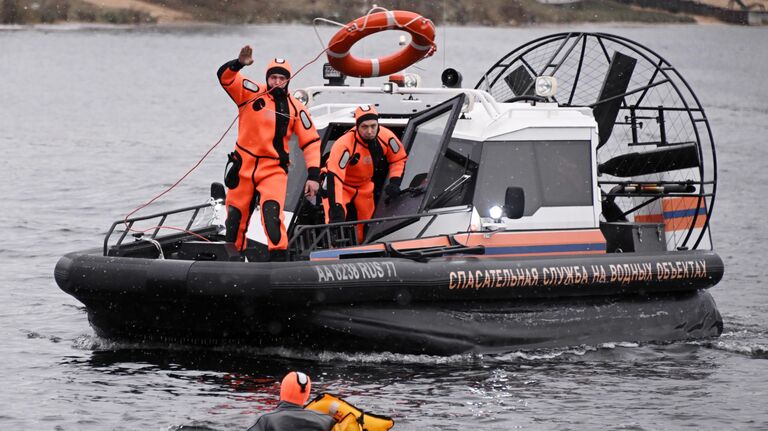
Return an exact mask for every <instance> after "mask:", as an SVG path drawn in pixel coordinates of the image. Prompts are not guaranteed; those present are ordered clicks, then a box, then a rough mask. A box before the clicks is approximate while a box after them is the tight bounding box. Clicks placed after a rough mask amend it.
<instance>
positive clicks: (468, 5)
mask: <svg viewBox="0 0 768 431" xmlns="http://www.w3.org/2000/svg"><path fill="white" fill-rule="evenodd" d="M28 3H29V2H28V1H26V0H0V24H10V25H13V24H16V25H35V24H64V25H71V24H106V25H147V24H148V25H158V26H179V25H182V26H184V25H186V26H193V25H206V24H208V25H217V24H224V25H227V24H229V25H232V24H281V23H311V22H312V20H313V19H314V18H316V17H324V18H327V19H332V20H334V21H338V22H349V21H351V20H352V19H354V18H357V17H359V16H363V15H365V14H366V13H367V12H368V11H369V10H371V5H372V4H373V1H371V0H292V1H290V2H282V3H276V4H273V2H271V1H268V0H239V1H230V2H229V3H228V4H227V6H226V7H224V8H222V5H221V2H219V1H215V0H198V1H195V2H193V3H191V2H187V1H184V0H38V1H35V2H34V3H32V6H29V5H28ZM376 3H377V4H378V5H379V6H381V7H386V8H388V9H406V10H413V11H415V12H418V13H420V14H422V15H423V16H425V17H428V18H430V19H432V20H433V21H434V22H435V23H436V24H437V25H442V24H443V23H445V24H447V25H451V26H482V27H515V26H536V25H540V24H581V23H605V22H628V23H629V22H631V23H644V24H669V23H692V24H695V23H697V19H696V18H695V17H693V16H690V15H686V14H673V13H670V12H666V11H662V10H652V9H642V8H639V7H637V6H633V5H628V4H623V3H621V2H619V1H613V0H582V1H580V2H577V3H570V4H567V5H545V4H542V3H539V2H537V1H536V0H517V1H514V2H513V1H510V0H485V1H483V3H482V5H483V7H476V5H475V4H476V2H475V1H474V0H445V1H442V2H441V1H437V2H420V1H416V0H410V1H409V0H405V1H403V0H400V1H394V0H380V1H376ZM445 5H447V7H445V8H444V6H445ZM265 11H268V12H266V13H265Z"/></svg>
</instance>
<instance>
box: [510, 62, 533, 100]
mask: <svg viewBox="0 0 768 431" xmlns="http://www.w3.org/2000/svg"><path fill="white" fill-rule="evenodd" d="M533 81H534V78H533V76H531V74H530V73H529V72H528V70H526V69H525V66H520V67H518V68H517V69H515V70H513V71H512V73H510V74H509V75H507V76H505V77H504V82H506V83H507V85H508V86H509V89H510V90H512V93H514V94H515V96H530V95H533V94H534V93H533V91H534V89H533ZM505 102H506V101H505Z"/></svg>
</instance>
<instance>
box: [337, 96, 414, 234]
mask: <svg viewBox="0 0 768 431" xmlns="http://www.w3.org/2000/svg"><path fill="white" fill-rule="evenodd" d="M407 159H408V155H407V154H406V153H405V148H404V147H403V144H402V143H401V142H400V140H399V139H397V136H395V134H394V133H393V132H392V131H391V130H389V129H387V128H386V127H384V126H381V125H379V115H378V113H377V112H376V109H375V108H374V107H373V106H371V105H364V106H358V107H357V109H355V127H354V128H352V129H351V130H350V131H348V132H347V133H345V134H344V135H342V136H341V137H340V138H339V139H337V140H336V142H334V143H333V147H332V148H331V153H330V156H329V157H328V162H327V163H326V171H327V175H326V178H325V186H326V190H327V198H326V199H323V206H324V207H325V221H326V223H337V222H342V221H352V220H368V219H370V218H371V216H372V215H373V211H374V208H375V202H374V187H375V183H376V181H375V179H377V178H378V177H381V178H382V179H383V178H384V175H386V173H387V169H388V170H389V174H388V175H389V184H387V186H386V187H385V188H384V191H385V192H386V193H387V195H389V196H390V197H396V196H399V195H400V183H401V182H402V176H403V171H404V170H405V162H406V160H407ZM382 174H383V175H382ZM357 238H358V241H362V240H363V225H358V226H357Z"/></svg>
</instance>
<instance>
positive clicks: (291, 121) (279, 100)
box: [218, 45, 320, 261]
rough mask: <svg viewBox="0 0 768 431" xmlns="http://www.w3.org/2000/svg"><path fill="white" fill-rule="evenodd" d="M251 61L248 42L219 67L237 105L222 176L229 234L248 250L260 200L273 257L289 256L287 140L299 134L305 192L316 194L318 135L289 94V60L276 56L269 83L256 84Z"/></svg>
mask: <svg viewBox="0 0 768 431" xmlns="http://www.w3.org/2000/svg"><path fill="white" fill-rule="evenodd" d="M251 64H253V50H252V48H251V47H250V46H248V45H246V46H244V47H243V48H242V49H241V50H240V55H239V56H238V58H237V59H235V60H232V61H229V62H227V63H225V64H224V65H222V66H221V67H220V68H219V71H218V77H219V82H220V83H221V86H222V87H224V90H226V92H227V94H229V96H230V97H231V98H232V100H233V101H234V102H235V104H236V105H237V107H238V109H239V120H238V135H237V143H236V144H235V151H233V152H232V153H230V154H229V163H228V164H227V168H228V169H227V173H226V178H225V181H224V182H225V184H226V185H227V188H228V189H229V192H228V193H227V222H226V227H227V236H226V239H227V241H229V242H234V243H235V245H236V247H237V248H238V249H239V250H241V251H243V250H245V248H246V246H247V241H246V237H245V234H246V230H247V229H248V223H249V222H250V218H251V215H252V213H253V211H254V209H255V207H256V204H258V205H259V206H260V207H261V223H262V225H263V226H264V231H265V233H266V236H267V242H268V247H269V255H270V260H273V261H281V260H285V259H286V255H285V250H286V249H287V247H288V237H287V234H286V230H285V223H284V220H283V207H284V204H285V195H286V187H287V184H288V168H289V164H290V159H289V155H288V152H289V145H288V142H289V140H290V138H291V136H292V134H294V133H295V134H296V136H297V137H298V143H299V148H301V150H302V151H303V152H304V160H305V162H306V165H307V182H306V184H305V185H304V195H305V196H307V197H308V198H310V199H312V198H314V196H315V194H316V193H317V191H318V189H319V183H318V178H319V175H320V137H319V136H318V134H317V130H316V129H315V125H314V123H313V122H312V119H311V117H310V116H309V111H308V110H307V108H306V107H305V106H304V105H303V104H302V103H301V102H299V101H298V100H296V99H295V98H294V97H293V96H291V95H290V94H289V93H288V81H289V80H290V78H291V66H290V65H289V64H288V62H287V61H286V60H284V59H280V58H276V59H274V60H272V61H271V62H270V64H269V65H268V66H267V71H266V84H260V83H255V82H253V81H251V80H249V79H247V78H246V77H244V76H243V75H242V74H241V73H240V69H242V68H243V67H245V66H249V65H251ZM257 196H258V202H257V201H256V199H257Z"/></svg>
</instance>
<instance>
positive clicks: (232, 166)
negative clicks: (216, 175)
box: [224, 151, 243, 190]
mask: <svg viewBox="0 0 768 431" xmlns="http://www.w3.org/2000/svg"><path fill="white" fill-rule="evenodd" d="M242 165H243V157H242V156H240V153H238V152H237V151H232V152H231V153H229V154H227V166H226V167H225V168H224V184H225V185H226V186H227V188H229V189H230V190H232V189H234V188H237V186H238V184H240V167H241V166H242Z"/></svg>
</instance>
